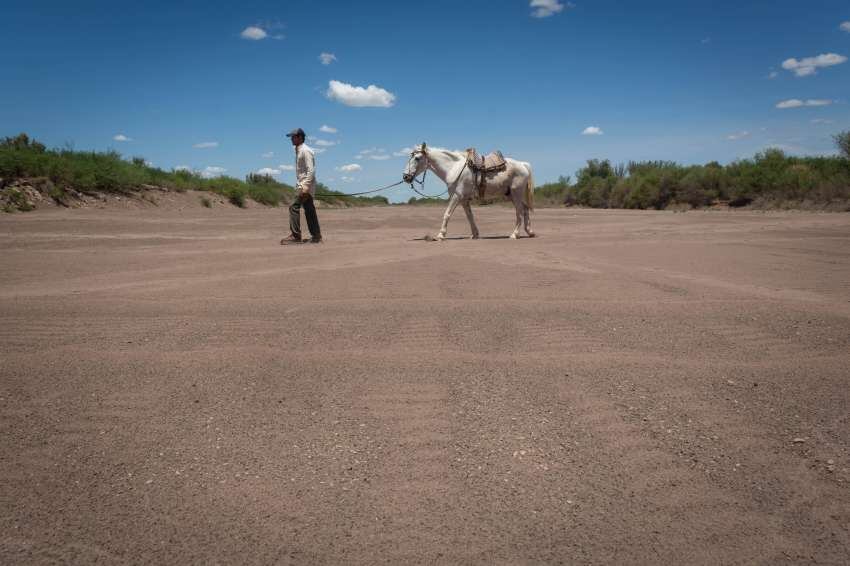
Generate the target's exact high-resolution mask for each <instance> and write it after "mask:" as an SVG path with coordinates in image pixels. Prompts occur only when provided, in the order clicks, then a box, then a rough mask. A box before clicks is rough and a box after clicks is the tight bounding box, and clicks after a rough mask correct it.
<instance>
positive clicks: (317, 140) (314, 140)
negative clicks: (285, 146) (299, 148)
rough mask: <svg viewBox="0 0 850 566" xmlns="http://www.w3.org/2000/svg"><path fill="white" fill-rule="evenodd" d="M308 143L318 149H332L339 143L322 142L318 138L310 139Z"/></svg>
mask: <svg viewBox="0 0 850 566" xmlns="http://www.w3.org/2000/svg"><path fill="white" fill-rule="evenodd" d="M310 143H311V144H312V145H317V146H319V147H333V146H335V145H337V144H338V143H339V142H338V141H328V140H322V139H319V138H311V139H310Z"/></svg>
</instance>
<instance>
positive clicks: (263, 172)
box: [257, 167, 280, 176]
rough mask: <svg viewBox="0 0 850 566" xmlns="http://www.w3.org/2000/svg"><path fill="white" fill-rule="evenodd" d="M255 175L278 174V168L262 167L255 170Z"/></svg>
mask: <svg viewBox="0 0 850 566" xmlns="http://www.w3.org/2000/svg"><path fill="white" fill-rule="evenodd" d="M257 175H269V176H271V175H280V169H272V168H271V167H263V168H262V169H260V170H259V171H257Z"/></svg>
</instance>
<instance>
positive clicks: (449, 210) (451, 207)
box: [436, 193, 460, 240]
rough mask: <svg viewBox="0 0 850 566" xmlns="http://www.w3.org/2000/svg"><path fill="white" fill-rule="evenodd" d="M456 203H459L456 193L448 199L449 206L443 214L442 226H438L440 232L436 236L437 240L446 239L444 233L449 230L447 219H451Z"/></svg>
mask: <svg viewBox="0 0 850 566" xmlns="http://www.w3.org/2000/svg"><path fill="white" fill-rule="evenodd" d="M458 202H460V198H458V196H457V193H454V194H452V196H451V198H450V199H449V206H447V207H446V212H445V213H444V214H443V224H442V226H440V232H439V233H438V234H437V236H436V239H437V240H445V239H446V231H447V230H448V229H449V218H451V217H452V214H453V213H454V211H455V208H457V203H458Z"/></svg>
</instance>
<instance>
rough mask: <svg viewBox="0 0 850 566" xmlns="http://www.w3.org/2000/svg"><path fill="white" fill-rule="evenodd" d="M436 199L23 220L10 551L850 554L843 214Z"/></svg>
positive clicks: (712, 558) (11, 239)
mask: <svg viewBox="0 0 850 566" xmlns="http://www.w3.org/2000/svg"><path fill="white" fill-rule="evenodd" d="M476 214H477V215H478V217H479V219H480V225H481V228H482V235H485V236H486V235H491V236H498V235H504V234H507V233H508V231H509V230H510V228H512V217H513V213H512V211H511V210H508V209H506V208H499V207H486V208H478V209H476ZM441 215H442V210H441V209H436V208H406V207H401V208H381V209H356V210H326V211H321V220H322V223H323V231H324V233H325V236H326V238H327V242H326V243H325V244H322V245H319V246H316V245H307V244H305V245H300V246H289V247H282V246H279V245H278V244H277V242H278V240H279V239H280V237H282V236H283V235H284V234H285V230H284V229H283V226H284V223H285V216H286V212H285V210H269V209H261V208H256V209H251V210H238V209H235V208H230V207H218V208H213V209H211V210H208V209H203V208H200V207H195V208H192V209H188V208H187V209H185V210H181V211H178V210H162V209H147V210H129V209H128V210H52V211H38V212H34V213H28V214H17V215H5V216H2V217H0V243H2V249H3V256H2V270H0V351H2V366H0V407H1V408H2V418H0V477H2V482H0V562H2V563H6V564H11V563H48V562H72V563H80V564H89V563H92V562H95V561H98V562H107V563H113V562H133V563H141V562H156V563H161V564H182V563H271V562H276V563H283V564H287V563H291V564H343V563H346V564H376V563H391V564H406V563H438V564H461V563H463V564H468V563H481V564H531V563H588V564H614V563H623V564H639V563H656V564H676V563H679V564H681V563H691V564H741V563H747V564H751V563H758V564H781V563H788V564H805V563H817V564H827V563H829V564H841V563H844V564H846V563H848V561H850V471H848V467H850V387H848V378H850V370H848V366H850V215H847V214H807V213H767V214H766V213H747V212H689V213H685V214H676V213H670V212H624V211H590V210H587V211H583V210H579V211H576V210H541V211H538V212H537V213H536V215H535V228H536V230H537V231H538V233H539V234H540V236H541V237H539V238H537V239H522V240H520V241H509V240H506V239H499V238H493V239H482V240H479V241H471V240H468V239H453V240H449V241H446V242H442V243H431V242H424V241H417V240H416V239H415V238H421V237H422V236H423V235H424V234H425V233H426V232H431V233H433V231H434V230H435V229H436V227H437V225H438V222H439V219H440V217H441ZM449 228H450V236H451V235H462V234H468V233H469V229H468V226H467V225H466V220H465V219H464V218H463V215H462V213H459V214H458V215H457V216H456V217H455V219H453V221H452V223H451V224H450V227H449Z"/></svg>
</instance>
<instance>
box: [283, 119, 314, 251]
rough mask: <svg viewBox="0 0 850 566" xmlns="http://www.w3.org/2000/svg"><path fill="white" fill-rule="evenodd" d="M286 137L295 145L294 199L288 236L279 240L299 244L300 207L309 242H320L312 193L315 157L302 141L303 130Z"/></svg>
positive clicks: (292, 132) (303, 137)
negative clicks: (302, 210) (305, 223)
mask: <svg viewBox="0 0 850 566" xmlns="http://www.w3.org/2000/svg"><path fill="white" fill-rule="evenodd" d="M286 137H288V138H289V139H291V140H292V145H293V146H295V201H294V202H293V203H292V204H291V205H290V206H289V232H290V234H289V236H287V237H286V238H284V239H282V240H281V241H280V243H281V244H283V245H286V244H300V243H301V242H302V239H301V208H302V207H303V208H304V216H306V217H307V228H308V229H309V230H310V236H311V237H310V240H309V241H310V242H311V243H313V244H319V243H321V242H322V231H321V229H320V228H319V217H318V216H316V205H315V204H314V203H313V195H314V194H315V192H316V157H315V155H313V150H312V149H310V147H309V146H308V145H307V144H306V143H304V139H305V138H306V136H305V135H304V130H302V129H301V128H297V129H295V130H292V131H291V132H289V133H288V134H286Z"/></svg>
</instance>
